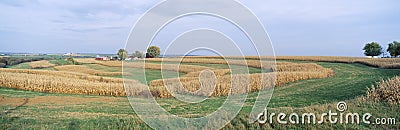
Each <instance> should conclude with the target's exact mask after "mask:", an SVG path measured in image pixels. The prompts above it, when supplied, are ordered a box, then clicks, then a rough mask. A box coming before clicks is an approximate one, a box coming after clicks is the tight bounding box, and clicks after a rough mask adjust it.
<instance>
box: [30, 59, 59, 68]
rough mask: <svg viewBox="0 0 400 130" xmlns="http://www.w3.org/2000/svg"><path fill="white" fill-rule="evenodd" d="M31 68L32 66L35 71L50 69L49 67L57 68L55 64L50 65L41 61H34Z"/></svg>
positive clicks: (45, 61)
mask: <svg viewBox="0 0 400 130" xmlns="http://www.w3.org/2000/svg"><path fill="white" fill-rule="evenodd" d="M29 66H31V67H32V68H33V69H40V68H49V67H54V66H56V65H55V64H52V63H50V62H49V61H47V60H41V61H34V62H30V63H29Z"/></svg>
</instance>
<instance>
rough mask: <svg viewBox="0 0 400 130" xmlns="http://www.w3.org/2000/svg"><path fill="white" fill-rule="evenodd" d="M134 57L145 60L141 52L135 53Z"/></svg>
mask: <svg viewBox="0 0 400 130" xmlns="http://www.w3.org/2000/svg"><path fill="white" fill-rule="evenodd" d="M133 57H137V58H143V53H142V52H140V51H135V53H133Z"/></svg>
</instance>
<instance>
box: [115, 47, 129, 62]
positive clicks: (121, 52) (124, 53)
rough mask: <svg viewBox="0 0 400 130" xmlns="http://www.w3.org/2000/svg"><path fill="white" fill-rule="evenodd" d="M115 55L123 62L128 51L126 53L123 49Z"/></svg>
mask: <svg viewBox="0 0 400 130" xmlns="http://www.w3.org/2000/svg"><path fill="white" fill-rule="evenodd" d="M117 55H118V57H119V58H120V59H121V60H125V59H126V58H128V51H126V50H125V49H119V51H118V53H117Z"/></svg>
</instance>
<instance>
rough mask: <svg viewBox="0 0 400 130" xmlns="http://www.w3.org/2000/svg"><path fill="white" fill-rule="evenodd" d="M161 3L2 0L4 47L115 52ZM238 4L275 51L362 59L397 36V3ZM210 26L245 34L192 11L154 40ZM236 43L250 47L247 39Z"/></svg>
mask: <svg viewBox="0 0 400 130" xmlns="http://www.w3.org/2000/svg"><path fill="white" fill-rule="evenodd" d="M159 2H160V1H158V0H79V1H74V0H1V1H0V52H33V53H66V52H73V53H115V52H116V51H117V50H118V49H119V48H123V47H124V46H125V44H126V40H127V38H128V35H129V33H130V31H131V29H132V27H133V26H134V24H135V23H136V21H137V20H138V19H139V18H140V17H141V16H142V15H143V14H144V13H145V12H146V11H147V10H148V9H150V8H151V7H153V6H155V5H156V4H157V3H159ZM240 2H242V3H243V4H244V5H245V6H247V7H248V8H249V9H250V10H251V11H253V12H254V13H255V14H256V15H257V17H258V18H259V19H260V20H261V22H262V24H263V25H264V26H265V29H266V30H267V32H268V34H269V36H270V38H271V40H272V43H273V46H274V49H275V53H276V54H277V55H333V56H335V55H336V56H362V55H363V52H362V50H361V49H362V47H363V45H364V44H365V43H368V42H372V41H376V42H379V43H381V45H382V46H383V47H384V48H386V47H387V44H388V43H389V42H392V41H394V40H397V41H400V10H399V8H398V5H400V1H398V0H380V1H378V0H334V1H333V0H318V1H316V0H295V1H294V0H274V1H272V0H246V1H245V0H242V1H240ZM171 10H173V7H171ZM160 13H163V12H160ZM150 24H151V23H150ZM207 25H209V26H210V28H212V29H215V30H218V29H220V30H222V31H221V32H224V33H225V32H226V33H228V34H229V33H231V34H233V35H235V36H240V35H239V34H238V33H237V31H235V30H234V29H230V28H232V27H233V26H232V25H229V23H224V21H221V20H219V19H217V18H212V17H207V16H191V17H187V18H183V19H181V20H179V21H176V22H175V23H171V25H169V27H166V28H165V30H162V31H161V32H160V34H159V37H157V38H155V41H154V42H155V43H154V44H155V45H158V46H161V47H162V49H165V47H166V46H167V44H169V42H170V40H172V39H175V38H176V37H177V35H178V34H179V33H178V32H179V31H176V30H182V31H184V29H189V30H192V29H196V28H206V27H207ZM177 28H179V29H177ZM229 31H230V32H229ZM175 33H176V35H175ZM236 34H238V35H236ZM228 36H231V35H228ZM232 39H234V38H232ZM164 42H165V43H164ZM235 42H240V43H237V44H240V45H239V46H243V47H242V48H244V50H246V49H245V48H246V46H248V43H246V42H245V41H243V42H241V41H240V40H238V41H235ZM244 53H245V54H248V55H252V53H251V52H246V51H244Z"/></svg>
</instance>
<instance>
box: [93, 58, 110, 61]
mask: <svg viewBox="0 0 400 130" xmlns="http://www.w3.org/2000/svg"><path fill="white" fill-rule="evenodd" d="M95 60H103V61H109V60H111V58H110V57H97V58H96V59H95Z"/></svg>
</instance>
